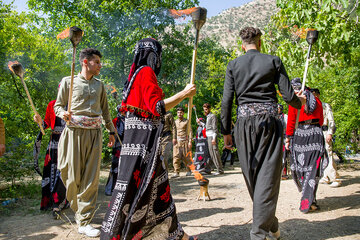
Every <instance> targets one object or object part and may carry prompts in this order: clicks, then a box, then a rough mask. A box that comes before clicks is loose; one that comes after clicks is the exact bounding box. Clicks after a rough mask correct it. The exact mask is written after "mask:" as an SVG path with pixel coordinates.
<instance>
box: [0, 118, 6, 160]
mask: <svg viewBox="0 0 360 240" xmlns="http://www.w3.org/2000/svg"><path fill="white" fill-rule="evenodd" d="M4 153H5V126H4V122H3V120H2V119H1V118H0V157H1V156H2V155H3V154H4Z"/></svg>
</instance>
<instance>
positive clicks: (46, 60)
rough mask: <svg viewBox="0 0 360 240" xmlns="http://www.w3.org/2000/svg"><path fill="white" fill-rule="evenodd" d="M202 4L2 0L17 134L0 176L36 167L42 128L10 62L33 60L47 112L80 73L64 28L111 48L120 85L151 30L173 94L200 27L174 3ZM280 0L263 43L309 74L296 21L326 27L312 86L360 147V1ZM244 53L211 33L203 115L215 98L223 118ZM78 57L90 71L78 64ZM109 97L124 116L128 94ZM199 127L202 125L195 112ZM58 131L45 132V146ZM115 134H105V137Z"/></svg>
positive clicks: (107, 77)
mask: <svg viewBox="0 0 360 240" xmlns="http://www.w3.org/2000/svg"><path fill="white" fill-rule="evenodd" d="M196 4H198V1H197V0H161V1H158V0H141V1H132V0H123V1H102V0H88V1H62V0H52V1H48V0H29V1H28V6H29V8H30V11H29V12H28V13H18V12H16V11H15V10H14V6H13V5H12V4H5V3H4V2H3V1H2V0H0V15H1V17H0V65H1V68H0V72H1V74H0V100H1V102H0V116H1V117H2V118H3V120H4V122H5V125H6V140H7V145H6V146H7V154H6V156H5V157H3V158H0V178H1V179H3V180H6V181H9V180H14V179H17V178H19V177H22V176H28V175H29V174H30V173H33V170H32V169H31V166H32V164H31V161H32V159H31V158H32V154H31V153H32V144H33V141H34V139H35V137H36V134H37V133H38V131H39V129H38V126H37V125H36V124H35V123H34V122H33V121H32V116H33V113H32V111H31V109H30V107H29V104H28V100H27V98H26V94H25V92H24V90H23V87H22V85H21V82H20V80H19V79H18V78H16V77H13V75H12V74H11V73H10V71H9V70H8V69H7V62H8V61H10V60H18V61H19V62H21V63H22V64H23V66H24V68H25V69H26V73H25V80H26V83H27V86H28V88H29V90H30V93H31V96H32V98H33V101H34V103H35V106H36V107H37V109H38V111H39V113H40V114H41V115H42V116H44V114H45V110H46V106H47V104H48V102H49V101H51V100H53V99H55V98H56V92H57V86H58V84H59V82H60V80H61V79H62V78H63V77H64V76H68V75H70V67H71V53H72V47H71V44H70V42H69V41H68V40H57V39H56V35H57V34H58V33H59V32H61V31H62V30H64V29H65V28H67V27H70V26H73V25H77V26H79V27H81V28H82V29H83V30H84V31H85V35H84V38H83V40H82V42H81V43H80V45H79V47H78V48H79V49H81V48H85V47H95V48H98V49H99V50H100V51H101V52H102V53H103V56H104V57H103V59H102V62H103V64H104V65H103V68H102V71H101V76H100V78H101V80H102V81H104V82H105V84H107V85H111V86H114V87H116V89H118V91H119V93H120V92H121V89H122V85H123V82H124V80H126V79H127V74H128V72H129V69H130V65H131V62H132V51H133V48H134V46H135V43H136V42H137V41H138V40H139V39H141V38H143V37H154V38H157V39H159V40H160V42H161V43H162V44H163V49H164V52H163V67H162V71H161V73H160V76H159V79H158V81H159V84H160V86H161V87H162V88H163V89H164V92H165V94H166V96H167V97H169V96H171V95H173V94H175V93H176V92H178V91H180V90H182V89H183V88H184V87H185V85H186V84H187V83H188V82H189V81H190V68H191V60H192V49H193V42H194V34H193V27H192V25H191V23H189V24H187V25H186V26H184V27H182V28H179V27H176V25H175V21H174V19H173V18H172V17H170V16H169V15H168V13H167V9H169V8H175V9H185V8H190V7H194V6H195V5H196ZM277 6H278V8H279V9H280V10H279V12H278V13H277V14H276V15H274V16H273V17H272V20H271V22H270V23H269V24H268V26H267V28H266V30H265V34H264V36H263V47H262V48H263V49H262V51H263V52H265V53H269V54H274V55H278V56H280V57H281V59H282V60H283V62H284V64H285V66H286V69H287V71H288V74H289V77H290V78H294V77H302V74H303V71H304V65H305V56H306V52H307V48H308V44H307V43H306V41H305V39H302V38H299V37H298V36H296V35H295V34H294V30H296V29H302V28H304V29H306V28H316V29H317V30H319V31H320V38H319V40H318V42H317V43H316V44H315V46H314V47H313V51H312V60H311V64H310V69H309V74H308V84H307V85H308V86H310V87H317V88H319V89H320V91H321V93H322V96H321V98H322V100H323V101H324V102H327V103H329V104H331V105H332V107H333V110H334V115H335V121H336V124H337V132H336V145H337V147H338V148H339V149H341V150H342V149H344V147H345V146H346V145H348V144H352V147H353V149H354V150H357V148H358V147H359V142H360V139H359V138H360V137H359V135H360V133H359V126H360V120H359V119H360V108H359V105H360V96H359V93H360V80H359V66H358V62H359V58H360V50H359V47H358V46H359V43H360V37H359V36H360V35H359V24H358V16H359V9H358V6H357V5H356V4H355V1H350V2H349V1H344V0H331V1H330V0H313V1H311V0H277ZM238 30H240V29H238ZM239 44H241V42H239ZM239 46H240V45H239ZM240 54H243V53H242V52H241V51H240V47H238V48H235V49H224V48H223V47H222V46H220V44H219V43H218V42H217V41H216V39H215V38H204V39H201V41H200V43H199V49H198V61H197V69H196V84H197V95H196V97H195V98H194V104H195V105H196V106H197V111H198V115H200V116H202V115H203V114H202V113H201V112H202V107H201V106H202V105H203V103H204V102H209V103H210V104H211V105H212V106H213V112H214V113H215V114H216V115H217V116H218V119H219V120H220V104H221V98H222V91H223V82H224V77H225V71H226V67H227V64H228V62H229V61H230V60H232V59H234V58H236V57H237V56H238V55H240ZM76 66H77V70H80V69H79V64H78V63H76ZM108 99H109V102H110V107H111V109H112V111H113V112H112V116H113V117H115V116H116V112H115V107H116V105H117V104H119V103H120V99H121V96H120V98H118V99H114V98H113V97H112V96H111V95H110V94H109V96H108ZM279 100H280V102H282V103H283V101H282V100H281V98H279ZM186 103H187V101H184V102H182V103H181V104H180V105H182V106H185V104H186ZM173 113H174V114H175V111H174V112H173ZM234 113H235V107H234ZM233 115H234V116H235V114H233ZM235 120H236V119H235V117H234V121H235ZM192 126H193V129H194V130H195V127H196V123H195V120H194V119H193V121H192ZM49 135H50V134H48V135H47V136H46V137H45V138H44V139H43V150H42V153H43V154H44V152H45V149H46V143H47V142H48V139H49ZM106 137H107V134H106V133H105V134H104V143H106V142H107V138H106ZM220 148H221V146H220ZM109 157H110V149H108V148H107V147H106V144H104V149H103V158H104V160H105V161H107V160H109ZM43 158H44V156H40V159H43ZM9 169H12V171H9Z"/></svg>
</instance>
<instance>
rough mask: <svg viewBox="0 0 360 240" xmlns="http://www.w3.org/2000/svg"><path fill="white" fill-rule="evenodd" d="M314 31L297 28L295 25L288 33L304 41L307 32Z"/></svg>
mask: <svg viewBox="0 0 360 240" xmlns="http://www.w3.org/2000/svg"><path fill="white" fill-rule="evenodd" d="M283 28H288V26H284V27H283ZM313 30H316V29H313V28H299V27H298V26H297V25H294V26H293V27H292V28H291V29H289V31H290V32H291V33H292V34H293V35H294V36H297V37H299V38H302V39H305V38H306V34H307V32H308V31H313Z"/></svg>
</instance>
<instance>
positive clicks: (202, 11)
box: [191, 7, 207, 31]
mask: <svg viewBox="0 0 360 240" xmlns="http://www.w3.org/2000/svg"><path fill="white" fill-rule="evenodd" d="M206 13H207V10H206V8H202V7H197V8H195V11H193V12H192V13H191V18H192V21H193V23H194V27H195V29H196V30H197V31H199V30H200V29H201V27H202V26H203V25H204V24H205V22H206Z"/></svg>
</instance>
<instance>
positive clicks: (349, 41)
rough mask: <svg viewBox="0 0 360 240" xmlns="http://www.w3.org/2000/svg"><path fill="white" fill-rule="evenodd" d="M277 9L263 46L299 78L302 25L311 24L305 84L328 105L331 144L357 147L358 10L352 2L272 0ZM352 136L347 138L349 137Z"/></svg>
mask: <svg viewBox="0 0 360 240" xmlns="http://www.w3.org/2000/svg"><path fill="white" fill-rule="evenodd" d="M277 6H278V7H279V8H280V11H279V12H278V13H277V14H276V15H275V16H273V17H272V21H271V23H270V24H269V26H268V28H267V33H266V34H265V36H264V45H263V50H264V51H265V52H268V53H271V54H275V55H278V56H279V57H280V58H281V59H282V60H283V62H284V64H285V66H286V68H287V71H288V74H289V76H290V77H291V78H293V77H302V75H303V71H304V65H305V60H306V53H307V49H308V44H307V42H306V40H305V36H306V30H307V29H317V30H318V31H319V32H320V34H319V39H318V41H317V42H316V44H315V45H314V46H313V50H312V54H311V63H310V67H309V72H308V76H307V78H308V80H307V85H308V86H309V87H317V88H319V89H320V91H321V92H322V96H321V100H322V101H324V102H327V103H329V104H331V105H332V107H333V111H334V115H335V122H336V125H337V129H338V130H337V133H336V136H337V141H336V145H337V147H341V148H342V149H344V145H347V144H350V142H352V144H353V147H354V148H355V149H356V148H357V147H359V142H360V139H359V134H360V130H359V129H360V122H359V121H358V117H359V114H360V95H359V94H360V89H359V85H360V78H359V72H358V70H357V69H358V61H359V50H358V46H359V44H360V37H359V36H360V35H359V31H360V27H359V24H358V16H359V13H360V9H359V8H358V4H356V2H355V1H343V0H317V1H313V0H277ZM351 140H352V141H351Z"/></svg>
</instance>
